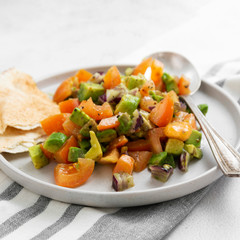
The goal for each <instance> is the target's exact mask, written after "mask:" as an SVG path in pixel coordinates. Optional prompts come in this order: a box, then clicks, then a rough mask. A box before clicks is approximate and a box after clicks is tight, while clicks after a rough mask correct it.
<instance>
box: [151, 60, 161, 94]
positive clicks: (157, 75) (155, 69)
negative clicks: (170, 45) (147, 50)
mask: <svg viewBox="0 0 240 240" xmlns="http://www.w3.org/2000/svg"><path fill="white" fill-rule="evenodd" d="M151 70H152V74H151V79H152V80H153V82H154V83H155V86H156V87H157V89H158V90H160V91H163V86H164V83H163V80H162V75H163V63H162V62H160V61H159V60H157V59H153V61H152V65H151Z"/></svg>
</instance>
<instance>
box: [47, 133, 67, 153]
mask: <svg viewBox="0 0 240 240" xmlns="http://www.w3.org/2000/svg"><path fill="white" fill-rule="evenodd" d="M67 138H68V137H67V136H66V135H65V134H63V133H61V132H54V133H52V134H51V135H50V136H49V137H48V138H47V139H46V141H45V143H44V144H43V148H45V149H46V150H48V151H49V152H51V153H55V152H57V151H58V150H59V149H60V148H61V147H62V145H63V144H64V143H65V142H66V141H67Z"/></svg>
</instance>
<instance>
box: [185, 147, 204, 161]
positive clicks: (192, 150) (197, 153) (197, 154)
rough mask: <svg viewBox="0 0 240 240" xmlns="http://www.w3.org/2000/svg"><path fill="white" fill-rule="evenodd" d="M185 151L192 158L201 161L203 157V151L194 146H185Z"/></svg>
mask: <svg viewBox="0 0 240 240" xmlns="http://www.w3.org/2000/svg"><path fill="white" fill-rule="evenodd" d="M184 149H185V150H186V151H187V152H188V153H189V154H190V155H191V157H192V158H198V159H201V158H202V156H203V153H202V150H201V149H200V148H198V147H196V146H194V145H193V144H185V145H184Z"/></svg>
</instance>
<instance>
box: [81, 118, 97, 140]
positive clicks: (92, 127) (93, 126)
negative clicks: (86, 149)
mask: <svg viewBox="0 0 240 240" xmlns="http://www.w3.org/2000/svg"><path fill="white" fill-rule="evenodd" d="M89 131H94V132H97V123H96V121H95V120H94V119H92V118H91V119H90V120H89V121H88V122H87V123H86V124H85V125H84V126H83V127H82V128H81V129H80V131H79V133H80V134H81V135H83V136H84V137H90V133H89Z"/></svg>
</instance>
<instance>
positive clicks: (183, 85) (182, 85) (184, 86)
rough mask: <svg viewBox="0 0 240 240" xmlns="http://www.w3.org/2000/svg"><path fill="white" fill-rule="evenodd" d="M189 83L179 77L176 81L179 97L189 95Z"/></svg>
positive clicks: (183, 77) (184, 78) (182, 77)
mask: <svg viewBox="0 0 240 240" xmlns="http://www.w3.org/2000/svg"><path fill="white" fill-rule="evenodd" d="M189 86H190V81H189V80H188V79H187V78H186V77H185V76H181V78H180V79H179V81H178V89H179V95H188V94H190V93H191V91H190V89H189Z"/></svg>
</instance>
